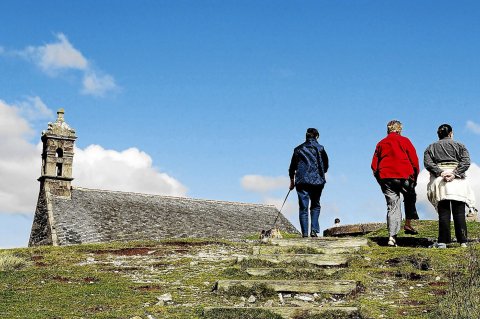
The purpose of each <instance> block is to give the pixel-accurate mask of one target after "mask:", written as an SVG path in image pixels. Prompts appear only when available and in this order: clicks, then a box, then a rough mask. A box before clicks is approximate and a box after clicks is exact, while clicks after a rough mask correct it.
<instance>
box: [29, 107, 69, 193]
mask: <svg viewBox="0 0 480 319" xmlns="http://www.w3.org/2000/svg"><path fill="white" fill-rule="evenodd" d="M64 113H65V111H64V110H63V109H59V110H58V111H57V120H56V121H55V122H53V123H48V129H47V130H46V131H43V132H42V143H43V150H42V172H41V176H40V178H39V179H38V180H39V182H40V189H42V188H44V187H45V186H47V185H46V184H48V188H49V191H50V193H51V194H52V195H56V196H65V197H70V196H71V182H72V180H73V177H72V163H73V147H74V144H75V139H76V138H77V137H76V136H75V130H74V129H72V128H70V126H68V124H67V123H66V122H65V119H64Z"/></svg>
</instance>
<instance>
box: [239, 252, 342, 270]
mask: <svg viewBox="0 0 480 319" xmlns="http://www.w3.org/2000/svg"><path fill="white" fill-rule="evenodd" d="M237 261H238V262H241V261H266V262H270V263H273V264H280V263H286V264H291V263H306V264H311V265H315V266H321V267H327V266H334V267H342V266H346V265H347V264H348V259H347V257H346V256H345V255H329V254H297V255H255V256H249V257H239V258H238V259H237Z"/></svg>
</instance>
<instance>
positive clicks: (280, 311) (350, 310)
mask: <svg viewBox="0 0 480 319" xmlns="http://www.w3.org/2000/svg"><path fill="white" fill-rule="evenodd" d="M255 311H270V312H272V313H275V314H277V315H280V316H282V318H285V319H292V318H304V317H307V316H314V315H321V314H324V313H325V312H332V313H336V314H338V313H344V314H347V315H351V314H355V313H358V308H356V307H328V306H324V307H313V306H312V307H249V308H241V307H206V308H204V309H203V314H204V316H205V317H206V318H208V317H209V316H214V318H220V317H219V315H221V314H224V315H228V314H229V313H233V314H240V313H241V312H245V313H248V312H250V313H254V312H255ZM238 318H241V317H238ZM251 318H253V317H251ZM329 318H330V317H329ZM332 318H333V317H332Z"/></svg>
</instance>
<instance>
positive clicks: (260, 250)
mask: <svg viewBox="0 0 480 319" xmlns="http://www.w3.org/2000/svg"><path fill="white" fill-rule="evenodd" d="M359 249H360V246H356V247H312V246H307V247H305V246H271V245H262V246H253V248H252V254H253V255H275V254H284V255H295V254H297V255H298V254H333V255H334V254H350V253H352V252H355V251H357V250H359Z"/></svg>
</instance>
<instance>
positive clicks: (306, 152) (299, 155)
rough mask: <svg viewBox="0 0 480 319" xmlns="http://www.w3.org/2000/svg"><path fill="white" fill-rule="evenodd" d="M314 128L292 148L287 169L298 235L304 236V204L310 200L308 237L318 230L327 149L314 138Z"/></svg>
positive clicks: (305, 227)
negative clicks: (295, 205) (296, 211)
mask: <svg viewBox="0 0 480 319" xmlns="http://www.w3.org/2000/svg"><path fill="white" fill-rule="evenodd" d="M318 137H319V134H318V130H317V129H315V128H309V129H307V133H306V141H305V142H304V143H303V144H300V145H299V146H297V147H295V149H294V151H293V155H292V160H291V162H290V168H289V170H288V173H289V176H290V190H292V189H294V188H296V189H297V194H298V204H299V217H300V227H301V230H302V236H303V237H308V235H309V233H308V204H309V202H310V236H311V237H317V236H318V233H320V226H319V224H318V218H319V217H320V196H321V195H322V191H323V187H324V186H325V182H326V180H325V173H326V172H327V170H328V156H327V152H325V149H324V147H323V146H322V145H320V144H319V143H318V142H317V140H318Z"/></svg>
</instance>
